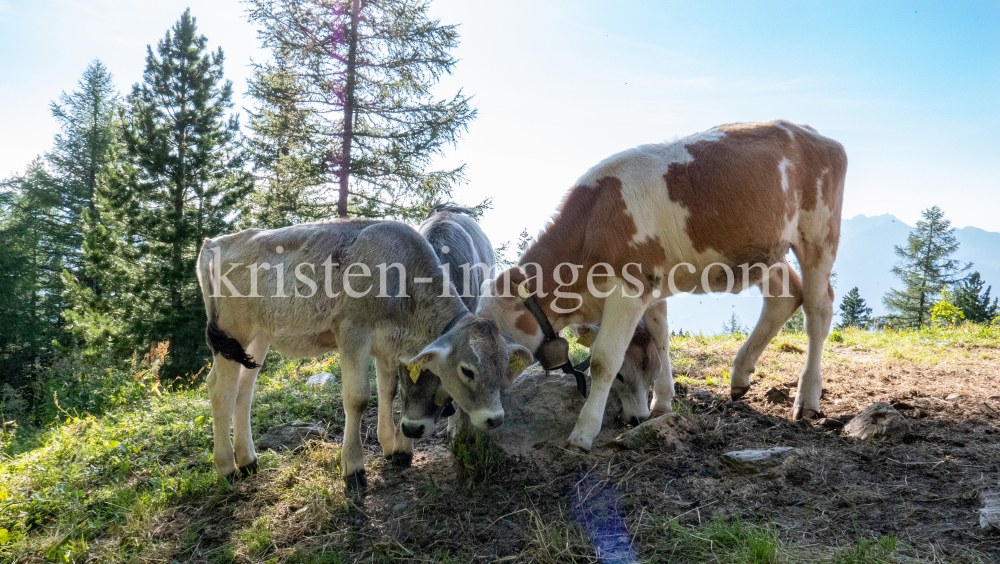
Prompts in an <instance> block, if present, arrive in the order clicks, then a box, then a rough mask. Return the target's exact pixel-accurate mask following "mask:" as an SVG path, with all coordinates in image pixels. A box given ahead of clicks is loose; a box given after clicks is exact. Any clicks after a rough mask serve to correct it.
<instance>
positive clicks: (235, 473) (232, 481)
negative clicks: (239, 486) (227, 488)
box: [222, 470, 240, 484]
mask: <svg viewBox="0 0 1000 564" xmlns="http://www.w3.org/2000/svg"><path fill="white" fill-rule="evenodd" d="M239 474H240V472H239V470H233V471H232V472H230V473H228V474H226V475H224V476H222V477H223V478H225V479H226V481H227V482H229V483H230V484H235V483H236V478H238V477H239Z"/></svg>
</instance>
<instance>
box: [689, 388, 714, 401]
mask: <svg viewBox="0 0 1000 564" xmlns="http://www.w3.org/2000/svg"><path fill="white" fill-rule="evenodd" d="M691 399H693V400H695V401H700V402H704V403H709V402H711V401H712V400H714V399H715V395H713V394H712V392H710V391H708V390H695V391H693V392H691Z"/></svg>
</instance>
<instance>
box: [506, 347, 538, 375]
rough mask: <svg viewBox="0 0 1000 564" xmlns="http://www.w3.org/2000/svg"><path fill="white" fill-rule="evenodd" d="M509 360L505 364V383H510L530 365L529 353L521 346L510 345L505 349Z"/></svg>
mask: <svg viewBox="0 0 1000 564" xmlns="http://www.w3.org/2000/svg"><path fill="white" fill-rule="evenodd" d="M507 351H508V352H509V353H510V359H509V360H508V362H507V376H506V378H507V381H508V382H512V381H514V378H517V377H518V376H520V375H521V373H522V372H524V369H525V368H527V367H528V365H529V364H531V363H532V358H531V352H530V351H529V350H528V349H526V348H524V347H522V346H521V345H515V344H512V345H510V346H509V347H508V348H507Z"/></svg>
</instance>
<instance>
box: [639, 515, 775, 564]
mask: <svg viewBox="0 0 1000 564" xmlns="http://www.w3.org/2000/svg"><path fill="white" fill-rule="evenodd" d="M668 529H669V532H670V534H669V536H668V537H667V538H665V539H664V541H665V542H664V543H663V545H665V546H662V547H661V550H659V551H657V552H658V553H659V554H660V555H661V557H662V558H663V561H664V562H691V563H696V562H697V563H701V562H722V563H733V564H736V563H740V564H744V563H745V564H777V563H779V562H785V561H787V554H786V551H785V549H784V546H783V545H782V543H781V541H780V540H779V539H778V534H777V532H776V530H775V529H774V528H773V527H771V526H768V525H756V524H752V523H745V522H743V521H741V520H740V519H739V518H733V519H726V518H724V517H722V516H721V515H719V514H715V515H714V516H713V517H712V519H711V520H710V521H708V522H707V523H705V524H703V525H701V526H695V527H686V526H683V525H680V524H679V523H678V522H677V520H676V519H675V520H671V521H670V522H669V524H668ZM668 547H669V548H668Z"/></svg>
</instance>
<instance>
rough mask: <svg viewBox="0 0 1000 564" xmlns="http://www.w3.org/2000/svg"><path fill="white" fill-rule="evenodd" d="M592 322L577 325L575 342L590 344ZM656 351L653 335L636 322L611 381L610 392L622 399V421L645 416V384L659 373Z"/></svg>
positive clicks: (594, 328) (594, 331)
mask: <svg viewBox="0 0 1000 564" xmlns="http://www.w3.org/2000/svg"><path fill="white" fill-rule="evenodd" d="M597 330H598V327H597V326H596V325H581V326H580V327H577V334H578V335H579V340H578V342H579V343H580V344H582V345H584V346H588V347H589V346H590V344H592V343H593V342H594V338H595V337H596V336H597ZM660 368H661V365H660V354H659V352H658V351H657V350H656V343H655V342H654V341H653V336H652V335H650V334H649V331H647V330H646V328H645V327H643V326H642V324H641V323H640V324H639V326H638V327H636V328H635V333H634V334H633V335H632V341H631V342H629V345H628V349H626V350H625V358H624V359H623V360H622V367H621V368H620V369H619V370H618V375H617V376H615V381H614V382H613V383H612V384H611V393H613V394H615V395H617V396H618V399H619V400H620V401H621V402H622V421H624V422H625V423H628V424H629V425H638V424H639V423H641V422H643V421H645V420H647V419H649V388H650V386H652V385H653V380H655V379H656V376H657V375H658V374H659V373H660Z"/></svg>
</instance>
